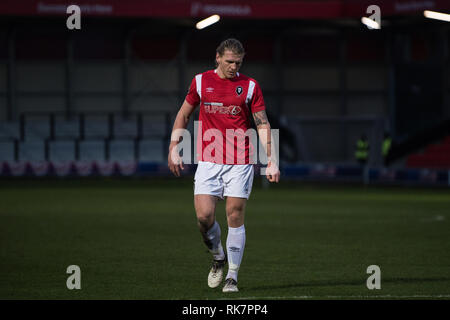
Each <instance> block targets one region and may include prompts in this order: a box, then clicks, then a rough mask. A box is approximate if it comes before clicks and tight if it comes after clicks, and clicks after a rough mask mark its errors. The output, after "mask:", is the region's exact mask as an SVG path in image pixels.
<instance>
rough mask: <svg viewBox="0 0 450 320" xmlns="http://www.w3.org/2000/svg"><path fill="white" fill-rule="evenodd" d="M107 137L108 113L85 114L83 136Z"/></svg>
mask: <svg viewBox="0 0 450 320" xmlns="http://www.w3.org/2000/svg"><path fill="white" fill-rule="evenodd" d="M108 137H109V117H108V115H85V117H84V138H85V139H106V138H108Z"/></svg>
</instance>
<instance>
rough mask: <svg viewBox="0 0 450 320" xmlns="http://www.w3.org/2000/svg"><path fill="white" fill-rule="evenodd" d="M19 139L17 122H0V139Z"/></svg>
mask: <svg viewBox="0 0 450 320" xmlns="http://www.w3.org/2000/svg"><path fill="white" fill-rule="evenodd" d="M10 139H20V124H19V122H1V123H0V140H10Z"/></svg>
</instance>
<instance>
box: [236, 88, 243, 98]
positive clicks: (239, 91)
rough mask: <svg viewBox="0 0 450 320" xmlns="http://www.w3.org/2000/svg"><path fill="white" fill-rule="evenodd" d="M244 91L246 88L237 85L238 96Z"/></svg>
mask: <svg viewBox="0 0 450 320" xmlns="http://www.w3.org/2000/svg"><path fill="white" fill-rule="evenodd" d="M243 91H244V89H242V87H241V86H237V87H236V93H237V95H238V96H240V95H241V94H242V92H243Z"/></svg>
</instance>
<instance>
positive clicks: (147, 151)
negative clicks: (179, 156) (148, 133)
mask: <svg viewBox="0 0 450 320" xmlns="http://www.w3.org/2000/svg"><path fill="white" fill-rule="evenodd" d="M164 147H165V145H164V141H163V140H162V139H145V140H141V141H139V161H141V162H157V163H162V162H164V161H165V159H166V156H167V155H166V154H165V149H164Z"/></svg>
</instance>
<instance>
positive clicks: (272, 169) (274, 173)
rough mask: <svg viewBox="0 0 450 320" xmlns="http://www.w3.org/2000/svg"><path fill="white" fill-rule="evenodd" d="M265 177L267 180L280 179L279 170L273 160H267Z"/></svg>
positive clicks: (275, 180) (276, 180) (274, 180)
mask: <svg viewBox="0 0 450 320" xmlns="http://www.w3.org/2000/svg"><path fill="white" fill-rule="evenodd" d="M266 177H267V180H269V182H276V183H278V181H280V170H279V169H278V166H277V164H276V163H275V162H272V161H269V163H268V164H267V168H266Z"/></svg>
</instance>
